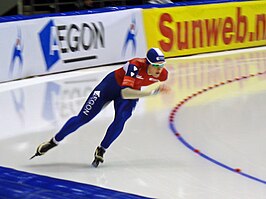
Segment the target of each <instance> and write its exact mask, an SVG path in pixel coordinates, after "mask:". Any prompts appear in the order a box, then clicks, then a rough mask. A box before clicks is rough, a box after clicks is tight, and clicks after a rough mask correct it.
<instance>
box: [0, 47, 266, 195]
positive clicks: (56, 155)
mask: <svg viewBox="0 0 266 199" xmlns="http://www.w3.org/2000/svg"><path fill="white" fill-rule="evenodd" d="M121 66H122V65H121V64H120V65H116V66H107V67H100V68H93V69H84V70H77V71H72V72H68V73H61V74H54V75H49V76H42V77H35V78H29V79H24V80H19V81H13V82H9V83H2V84H0V100H1V103H0V106H1V115H0V117H1V119H0V122H1V125H0V126H1V134H0V135H1V136H0V147H1V150H0V164H1V166H2V167H7V168H12V169H15V170H19V171H26V172H29V173H34V174H40V175H44V176H50V177H53V178H59V179H66V180H70V181H74V182H81V183H85V184H90V185H96V186H99V187H104V188H108V189H112V190H117V191H121V192H126V193H131V194H136V195H139V196H143V197H148V198H160V199H225V198H226V199H240V198H241V199H255V198H256V199H265V198H266V156H265V153H266V123H265V121H266V48H265V47H260V48H251V49H246V50H236V51H229V52H221V53H212V54H203V55H196V56H189V57H183V58H174V59H168V60H167V64H166V68H167V69H168V70H169V73H170V76H169V80H168V81H167V84H168V85H170V86H171V88H172V91H171V93H170V94H169V95H158V96H155V97H147V98H143V99H140V101H139V103H138V105H137V108H136V109H135V113H134V114H133V116H132V117H131V119H130V120H129V121H128V122H127V123H126V126H125V129H124V131H123V133H122V134H121V136H120V137H119V138H118V139H117V140H116V141H115V142H114V143H113V145H111V147H110V148H109V149H108V151H107V152H106V154H105V162H104V164H102V165H100V166H99V167H98V168H97V169H95V168H93V167H92V166H91V162H92V160H93V153H94V150H95V148H96V147H97V146H98V145H99V143H100V142H101V140H102V138H103V136H104V134H105V131H106V129H107V127H108V125H109V124H110V123H111V121H112V119H113V104H112V103H111V104H109V106H108V107H106V108H105V109H104V110H103V111H102V112H101V113H100V114H99V115H98V116H97V117H96V118H95V119H94V120H92V122H91V123H89V124H87V125H85V126H83V127H81V128H80V129H78V130H77V131H76V132H74V133H73V134H71V135H70V136H68V137H67V138H66V139H65V140H64V141H63V142H62V143H60V145H59V146H58V147H56V148H55V149H53V150H51V151H49V152H48V153H47V154H45V155H44V156H42V157H36V158H35V159H33V160H29V158H30V157H31V156H32V155H33V154H34V153H35V150H36V147H37V146H38V145H39V144H40V143H42V142H44V141H47V140H49V139H50V138H51V137H52V136H53V135H54V134H55V133H56V132H57V131H58V130H59V129H60V128H61V127H62V125H63V124H64V123H65V122H66V120H67V119H68V118H69V117H71V116H73V115H75V114H77V113H78V112H79V110H80V108H81V106H82V105H83V103H84V102H85V100H86V98H87V96H88V94H89V93H90V91H91V90H92V89H93V88H94V86H95V85H96V84H98V83H99V82H100V80H101V79H102V78H103V77H104V76H105V75H106V74H107V73H108V72H110V71H112V70H114V69H116V68H118V67H121ZM0 198H1V197H0ZM94 198H101V197H97V196H96V195H95V197H94Z"/></svg>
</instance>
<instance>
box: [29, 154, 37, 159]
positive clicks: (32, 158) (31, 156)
mask: <svg viewBox="0 0 266 199" xmlns="http://www.w3.org/2000/svg"><path fill="white" fill-rule="evenodd" d="M36 156H37V155H36V154H34V155H33V156H31V158H30V159H29V160H31V159H33V158H35V157H36Z"/></svg>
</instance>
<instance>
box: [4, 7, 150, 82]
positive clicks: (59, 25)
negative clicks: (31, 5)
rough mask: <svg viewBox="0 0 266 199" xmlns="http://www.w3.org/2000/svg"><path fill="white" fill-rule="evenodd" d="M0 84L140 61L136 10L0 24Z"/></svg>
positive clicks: (139, 26) (141, 52)
mask: <svg viewBox="0 0 266 199" xmlns="http://www.w3.org/2000/svg"><path fill="white" fill-rule="evenodd" d="M0 38H1V40H0V43H1V46H0V51H1V53H0V59H1V62H0V70H1V73H0V81H8V80H13V79H18V78H25V77H28V76H35V75H43V74H49V73H55V72H61V71H68V70H74V69H78V68H88V67H94V66H100V65H105V64H112V63H118V62H124V61H127V60H128V59H130V58H133V57H136V56H137V57H143V56H145V53H146V41H145V39H144V31H143V24H142V14H141V9H130V10H123V11H116V12H106V13H98V14H87V15H74V16H57V17H46V18H38V19H31V20H25V21H16V22H8V23H1V24H0Z"/></svg>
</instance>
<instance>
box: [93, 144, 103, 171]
mask: <svg viewBox="0 0 266 199" xmlns="http://www.w3.org/2000/svg"><path fill="white" fill-rule="evenodd" d="M104 153H105V149H104V148H103V147H100V146H98V147H97V148H96V150H95V153H94V160H93V162H92V166H94V167H95V168H96V167H98V166H99V164H100V163H103V154H104Z"/></svg>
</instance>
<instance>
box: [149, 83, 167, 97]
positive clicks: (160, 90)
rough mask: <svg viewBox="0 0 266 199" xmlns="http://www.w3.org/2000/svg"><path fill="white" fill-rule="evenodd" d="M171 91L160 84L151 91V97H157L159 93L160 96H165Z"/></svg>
mask: <svg viewBox="0 0 266 199" xmlns="http://www.w3.org/2000/svg"><path fill="white" fill-rule="evenodd" d="M170 91H171V89H170V87H169V86H167V85H165V84H161V85H160V86H159V87H158V88H156V89H155V90H153V91H151V95H157V94H159V93H162V94H167V93H169V92H170Z"/></svg>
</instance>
